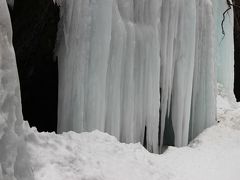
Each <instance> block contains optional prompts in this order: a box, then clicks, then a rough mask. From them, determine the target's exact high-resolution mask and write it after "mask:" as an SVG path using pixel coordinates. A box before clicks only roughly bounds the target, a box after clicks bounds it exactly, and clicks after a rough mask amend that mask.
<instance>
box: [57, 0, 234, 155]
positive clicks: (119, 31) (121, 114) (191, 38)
mask: <svg viewBox="0 0 240 180" xmlns="http://www.w3.org/2000/svg"><path fill="white" fill-rule="evenodd" d="M58 3H59V4H61V22H60V24H59V33H58V34H59V35H58V37H59V38H58V39H59V41H58V44H57V55H58V59H59V109H58V117H59V119H58V131H59V132H63V131H69V130H74V131H77V132H83V131H92V130H94V129H99V130H101V131H106V132H108V133H110V134H112V135H114V136H116V137H117V138H118V139H119V140H120V141H123V142H139V141H140V142H142V143H144V142H145V143H146V146H147V148H148V150H150V151H153V152H159V151H161V147H162V145H163V144H166V145H176V146H182V145H186V144H187V143H188V142H189V140H191V139H193V138H194V137H196V136H197V135H198V134H199V133H200V132H201V131H202V130H203V129H205V128H207V127H209V126H210V125H212V124H214V123H215V115H216V112H215V111H216V105H215V104H216V102H215V101H216V100H215V94H216V91H215V87H216V78H215V76H216V75H215V60H216V58H217V57H216V54H218V53H219V52H220V51H221V52H222V53H225V52H226V49H224V48H219V47H218V46H219V45H218V42H217V39H216V37H217V35H216V34H218V33H216V32H218V30H217V29H218V28H220V27H219V26H218V25H217V24H218V23H219V20H220V19H221V18H222V11H219V10H217V9H216V8H213V6H214V7H226V3H225V0H193V1H189V0H151V1H149V0H137V1H135V0H101V1H100V0H66V1H58ZM223 9H224V8H223ZM225 28H226V31H228V30H231V28H232V27H231V26H230V25H229V24H228V23H226V24H225ZM215 29H216V30H215ZM218 37H219V36H218ZM227 43H230V44H231V45H232V44H233V39H232V34H231V33H230V35H229V36H225V40H224V41H222V44H223V46H225V44H227ZM226 46H228V45H226ZM230 47H232V46H230ZM229 52H230V53H229V56H231V57H232V56H233V52H232V51H229ZM226 56H227V55H226ZM217 61H218V60H217ZM218 62H219V61H218ZM223 66H224V65H223ZM230 66H231V64H230ZM232 68H233V67H232ZM231 83H232V79H231V81H230V84H231Z"/></svg>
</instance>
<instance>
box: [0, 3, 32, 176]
mask: <svg viewBox="0 0 240 180" xmlns="http://www.w3.org/2000/svg"><path fill="white" fill-rule="evenodd" d="M20 101H21V100H20V86H19V82H18V74H17V67H16V61H15V54H14V49H13V46H12V29H11V21H10V16H9V12H8V7H7V4H6V0H0V179H1V180H31V179H33V177H32V175H31V169H30V166H29V163H28V157H27V152H26V149H25V142H24V138H23V126H22V123H23V117H22V112H21V102H20Z"/></svg>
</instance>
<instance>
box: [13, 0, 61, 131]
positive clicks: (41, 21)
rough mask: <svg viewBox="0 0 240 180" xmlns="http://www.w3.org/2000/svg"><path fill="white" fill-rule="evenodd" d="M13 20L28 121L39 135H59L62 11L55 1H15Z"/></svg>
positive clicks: (23, 99) (25, 115) (22, 94)
mask: <svg viewBox="0 0 240 180" xmlns="http://www.w3.org/2000/svg"><path fill="white" fill-rule="evenodd" d="M11 18H12V25H13V45H14V48H15V52H16V59H17V66H18V71H19V78H20V85H21V96H22V107H23V116H24V119H25V120H28V121H29V123H30V125H31V126H36V127H37V129H38V130H39V131H56V127H57V99H58V94H57V92H58V71H57V61H56V59H54V46H55V40H56V34H57V24H58V21H59V8H58V7H57V6H56V5H54V4H53V2H52V1H51V0H15V5H14V8H13V9H12V10H11Z"/></svg>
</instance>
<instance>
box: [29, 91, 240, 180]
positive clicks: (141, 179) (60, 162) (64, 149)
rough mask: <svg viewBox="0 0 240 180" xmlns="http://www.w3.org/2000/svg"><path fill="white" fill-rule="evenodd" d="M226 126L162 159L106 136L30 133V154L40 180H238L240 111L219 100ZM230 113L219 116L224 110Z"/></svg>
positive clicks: (222, 124)
mask: <svg viewBox="0 0 240 180" xmlns="http://www.w3.org/2000/svg"><path fill="white" fill-rule="evenodd" d="M219 99H220V101H218V105H219V107H218V120H219V121H220V123H218V124H217V125H214V126H213V127H211V128H208V129H206V130H205V131H204V132H203V133H201V134H200V135H199V136H198V137H197V138H196V139H194V140H193V141H192V142H191V143H190V144H189V145H188V146H186V147H181V148H177V147H168V149H167V150H166V151H165V153H163V154H161V155H157V154H152V153H149V152H148V151H147V150H146V149H145V148H144V147H143V146H142V145H141V144H140V143H137V144H125V143H120V142H119V141H118V140H117V139H116V138H115V137H113V136H110V135H108V134H106V133H103V132H100V131H97V130H96V131H93V132H90V133H89V132H86V133H81V134H77V133H75V132H68V133H63V134H62V135H56V134H54V133H37V131H36V129H28V127H26V130H25V132H27V133H26V141H27V148H28V151H29V152H30V155H31V156H30V157H31V158H30V160H31V163H32V168H33V172H34V177H35V179H36V180H49V179H51V180H65V179H71V180H79V179H84V180H90V179H91V180H92V179H94V180H130V179H131V180H146V179H149V180H155V179H156V180H159V179H161V180H192V179H194V180H203V179H204V180H213V179H214V180H229V179H231V180H238V179H239V178H240V154H239V152H240V120H239V119H240V108H237V106H234V107H233V106H231V105H229V102H228V101H229V100H227V99H226V97H224V96H220V95H219V96H218V100H219ZM220 109H221V110H223V109H224V111H219V110H220Z"/></svg>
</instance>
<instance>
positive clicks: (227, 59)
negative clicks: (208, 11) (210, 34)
mask: <svg viewBox="0 0 240 180" xmlns="http://www.w3.org/2000/svg"><path fill="white" fill-rule="evenodd" d="M227 8H228V6H227V4H226V2H225V1H224V2H221V1H220V2H218V1H214V12H215V21H216V23H217V26H216V35H217V38H216V42H215V43H216V46H217V49H216V59H217V60H216V66H217V80H218V82H219V83H220V84H222V85H223V86H224V88H225V90H226V92H227V94H228V96H229V97H231V98H232V99H233V100H234V95H233V79H234V43H233V23H234V20H233V11H231V10H230V11H228V13H227V14H226V15H225V21H224V23H223V29H222V27H221V23H222V14H223V12H224V11H225V10H226V9H227ZM222 31H224V33H225V35H223V33H222Z"/></svg>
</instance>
